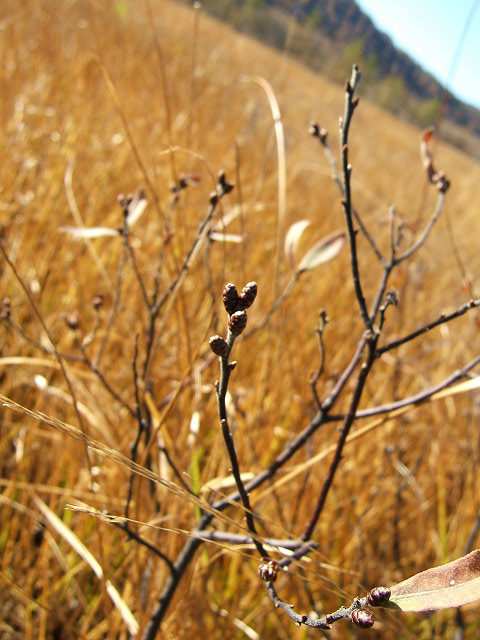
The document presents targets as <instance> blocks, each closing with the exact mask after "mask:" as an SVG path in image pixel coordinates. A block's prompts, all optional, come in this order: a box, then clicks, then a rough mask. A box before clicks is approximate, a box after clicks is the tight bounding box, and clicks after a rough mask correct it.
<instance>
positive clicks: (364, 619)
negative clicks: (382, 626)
mask: <svg viewBox="0 0 480 640" xmlns="http://www.w3.org/2000/svg"><path fill="white" fill-rule="evenodd" d="M350 620H351V621H352V622H353V623H354V624H356V625H357V627H360V628H361V629H370V627H373V624H374V622H375V620H374V619H373V616H372V614H371V613H370V611H366V610H365V609H354V610H353V611H352V613H351V614H350Z"/></svg>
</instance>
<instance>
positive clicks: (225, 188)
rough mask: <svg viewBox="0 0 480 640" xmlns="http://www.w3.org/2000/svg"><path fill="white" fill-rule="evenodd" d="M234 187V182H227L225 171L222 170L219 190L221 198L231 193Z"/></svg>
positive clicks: (219, 177)
mask: <svg viewBox="0 0 480 640" xmlns="http://www.w3.org/2000/svg"><path fill="white" fill-rule="evenodd" d="M232 189H233V184H231V183H230V182H227V178H226V176H225V171H220V172H219V174H218V184H217V191H218V195H219V196H220V198H221V197H222V196H224V195H225V194H226V193H230V191H232Z"/></svg>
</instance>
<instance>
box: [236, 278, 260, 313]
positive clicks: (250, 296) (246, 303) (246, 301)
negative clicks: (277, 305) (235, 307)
mask: <svg viewBox="0 0 480 640" xmlns="http://www.w3.org/2000/svg"><path fill="white" fill-rule="evenodd" d="M256 297H257V283H256V282H248V283H247V284H246V285H245V286H244V287H243V289H242V293H241V294H240V296H239V306H240V307H241V308H242V309H248V307H251V306H252V304H253V301H254V300H255V298H256Z"/></svg>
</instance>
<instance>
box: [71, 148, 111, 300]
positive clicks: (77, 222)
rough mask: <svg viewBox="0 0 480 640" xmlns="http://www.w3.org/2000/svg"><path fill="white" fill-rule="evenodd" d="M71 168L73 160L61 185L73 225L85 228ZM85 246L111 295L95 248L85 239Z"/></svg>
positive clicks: (104, 271) (107, 279) (109, 284)
mask: <svg viewBox="0 0 480 640" xmlns="http://www.w3.org/2000/svg"><path fill="white" fill-rule="evenodd" d="M73 166H74V160H73V159H72V160H71V161H70V162H69V163H68V166H67V168H66V169H65V174H64V176H63V184H64V185H65V193H66V196H67V202H68V207H69V209H70V213H71V214H72V216H73V219H74V220H75V225H76V226H77V227H85V222H84V220H83V218H82V216H81V213H80V210H79V208H78V205H77V200H76V198H75V194H74V192H73ZM86 245H87V249H88V252H89V253H90V256H91V258H92V260H93V262H94V263H95V264H96V266H97V269H98V271H99V273H100V275H101V276H102V278H103V280H104V281H105V284H106V285H107V287H108V288H109V290H110V294H111V295H113V293H114V286H113V282H112V279H111V278H110V276H109V275H108V272H107V270H106V269H105V267H104V266H103V262H102V261H101V259H100V256H99V255H98V252H97V250H96V249H95V246H94V245H93V243H92V242H89V241H88V240H87V239H86Z"/></svg>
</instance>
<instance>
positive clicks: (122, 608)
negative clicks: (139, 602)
mask: <svg viewBox="0 0 480 640" xmlns="http://www.w3.org/2000/svg"><path fill="white" fill-rule="evenodd" d="M32 498H33V501H34V502H35V505H36V507H37V509H38V510H39V511H40V512H41V513H42V514H43V516H44V517H45V519H46V520H47V521H48V522H49V524H50V525H51V526H52V528H53V529H55V531H56V532H57V533H58V534H59V535H60V536H62V538H63V539H64V540H65V542H67V543H68V544H69V545H70V546H71V547H72V549H73V550H74V551H75V552H76V553H78V555H79V556H80V557H81V558H82V559H83V560H84V561H85V562H86V563H87V564H88V565H89V566H90V568H91V569H92V571H93V572H94V573H95V575H96V576H97V578H98V579H99V580H102V581H103V580H105V589H106V591H107V593H108V595H109V596H110V598H111V600H112V602H113V604H114V605H115V607H116V608H117V609H118V611H119V612H120V614H121V616H122V618H123V621H124V622H125V624H126V625H127V628H128V631H129V633H131V634H132V635H133V636H135V635H137V633H138V632H139V631H140V626H139V624H138V622H137V620H136V619H135V616H134V615H133V613H132V612H131V611H130V608H129V607H128V605H127V603H126V602H125V601H124V600H123V598H122V596H121V595H120V594H119V592H118V591H117V589H116V588H115V587H114V585H113V584H112V582H111V581H110V580H109V579H108V578H107V579H105V577H104V572H103V569H102V567H101V566H100V564H99V563H98V561H97V560H96V558H95V557H94V556H93V554H92V553H91V552H90V551H89V550H88V549H87V547H86V546H85V545H84V544H83V542H82V541H81V540H80V539H79V538H78V537H77V536H76V535H75V534H74V533H73V531H72V530H71V529H69V528H68V527H67V526H66V525H65V524H64V523H63V522H62V521H61V520H60V518H59V517H58V516H57V515H56V514H55V513H54V512H53V511H52V510H51V509H50V507H48V506H47V505H46V504H45V502H43V500H41V499H40V498H39V497H38V496H37V495H36V494H35V493H33V492H32Z"/></svg>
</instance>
